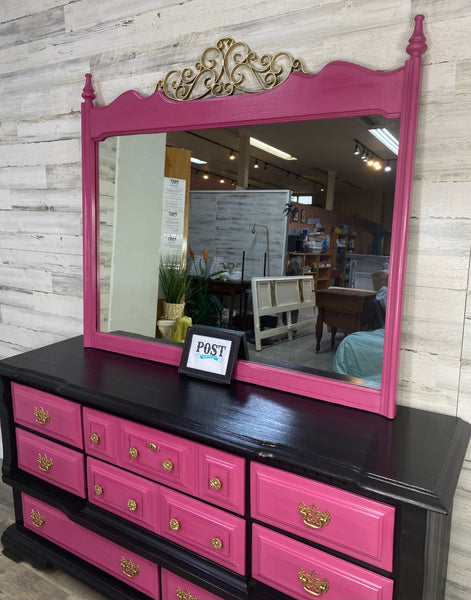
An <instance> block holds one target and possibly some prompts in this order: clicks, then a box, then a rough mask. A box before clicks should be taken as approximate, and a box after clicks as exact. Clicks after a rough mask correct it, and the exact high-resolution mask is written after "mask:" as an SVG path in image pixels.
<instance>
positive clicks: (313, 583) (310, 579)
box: [298, 569, 329, 596]
mask: <svg viewBox="0 0 471 600" xmlns="http://www.w3.org/2000/svg"><path fill="white" fill-rule="evenodd" d="M298 577H299V581H300V582H301V583H302V584H303V589H304V591H305V592H307V593H308V594H312V595H313V596H320V595H321V594H324V593H327V592H328V591H329V582H328V581H327V579H326V578H325V577H324V579H322V580H320V579H319V577H318V576H317V573H316V572H315V571H311V572H310V573H306V571H305V570H304V569H299V571H298Z"/></svg>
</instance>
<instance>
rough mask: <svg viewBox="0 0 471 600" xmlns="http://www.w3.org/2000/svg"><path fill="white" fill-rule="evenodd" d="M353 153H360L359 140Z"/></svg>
mask: <svg viewBox="0 0 471 600" xmlns="http://www.w3.org/2000/svg"><path fill="white" fill-rule="evenodd" d="M353 154H355V156H358V154H360V145H359V144H358V142H355V150H354V151H353Z"/></svg>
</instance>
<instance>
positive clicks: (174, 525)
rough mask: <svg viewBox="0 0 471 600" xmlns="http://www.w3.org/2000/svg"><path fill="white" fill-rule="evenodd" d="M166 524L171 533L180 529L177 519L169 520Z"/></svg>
mask: <svg viewBox="0 0 471 600" xmlns="http://www.w3.org/2000/svg"><path fill="white" fill-rule="evenodd" d="M168 524H169V525H170V529H173V531H178V530H179V529H180V523H179V522H178V521H177V519H170V521H169V522H168Z"/></svg>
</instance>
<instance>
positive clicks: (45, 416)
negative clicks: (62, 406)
mask: <svg viewBox="0 0 471 600" xmlns="http://www.w3.org/2000/svg"><path fill="white" fill-rule="evenodd" d="M33 412H34V419H35V421H36V423H39V424H40V425H45V424H46V423H49V421H50V416H49V412H48V411H47V410H44V408H43V407H42V406H41V407H39V408H38V407H37V406H35V407H34V410H33Z"/></svg>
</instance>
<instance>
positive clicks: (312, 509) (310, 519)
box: [298, 502, 330, 529]
mask: <svg viewBox="0 0 471 600" xmlns="http://www.w3.org/2000/svg"><path fill="white" fill-rule="evenodd" d="M298 510H299V514H300V515H301V516H302V517H303V522H304V524H305V525H307V526H308V527H312V528H313V529H320V528H321V527H323V526H324V525H328V524H329V523H330V513H329V511H328V510H324V512H321V511H320V510H319V508H318V507H317V504H315V503H314V502H313V503H312V504H311V506H306V505H305V504H304V502H300V503H299V506H298Z"/></svg>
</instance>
